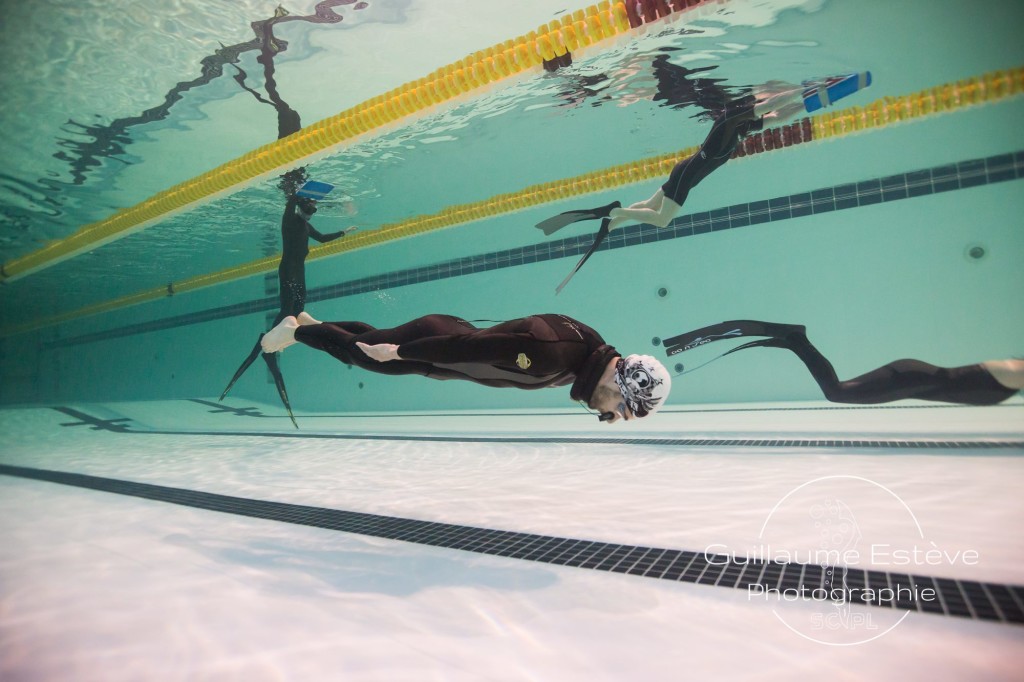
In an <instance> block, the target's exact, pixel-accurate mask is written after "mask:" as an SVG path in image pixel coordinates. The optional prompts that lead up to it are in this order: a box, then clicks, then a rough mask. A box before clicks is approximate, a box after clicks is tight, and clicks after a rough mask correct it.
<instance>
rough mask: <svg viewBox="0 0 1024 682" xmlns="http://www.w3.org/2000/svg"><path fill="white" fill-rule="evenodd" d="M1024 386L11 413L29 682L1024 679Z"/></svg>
mask: <svg viewBox="0 0 1024 682" xmlns="http://www.w3.org/2000/svg"><path fill="white" fill-rule="evenodd" d="M1022 407H1024V403H1022V402H1021V401H1020V399H1019V398H1016V399H1014V401H1011V402H1010V403H1008V404H1006V405H1004V406H999V407H992V408H961V407H941V406H928V405H926V404H924V403H920V404H919V403H906V404H900V405H899V407H889V408H837V407H836V406H831V405H828V404H826V403H813V404H812V403H805V404H790V405H718V406H707V407H701V408H696V407H694V408H682V407H680V408H678V409H676V410H674V411H671V412H669V413H668V414H665V415H659V418H658V420H657V421H656V422H655V421H652V422H651V423H650V424H647V425H642V424H628V425H616V426H612V427H607V426H605V425H599V424H597V422H596V420H594V419H593V417H590V416H588V415H586V414H583V413H582V412H576V411H571V410H566V411H565V412H547V413H541V412H537V413H532V412H530V413H528V412H510V413H500V414H499V413H492V414H482V413H477V414H458V415H444V414H406V415H328V414H318V415H308V414H300V415H298V418H299V424H300V426H301V427H302V428H301V429H300V430H295V429H294V428H292V426H291V424H290V422H289V421H288V420H287V417H283V416H282V415H281V414H280V411H279V410H278V409H276V408H275V407H274V406H268V405H259V404H255V403H247V402H245V401H230V402H229V403H228V405H227V407H226V408H225V406H223V405H219V404H217V403H216V402H215V401H214V400H212V399H210V400H207V399H202V400H195V401H175V402H163V403H118V404H88V405H85V404H83V405H66V406H52V407H45V408H43V407H26V408H20V409H8V410H4V411H2V412H0V424H2V425H3V430H4V433H5V434H6V436H5V438H6V441H7V445H6V446H5V448H4V452H3V454H2V455H0V474H4V475H0V487H2V491H0V518H2V519H3V537H4V542H3V543H0V585H2V595H3V596H2V598H0V599H2V602H0V604H2V606H0V608H2V613H3V617H2V618H0V677H2V678H3V679H10V680H23V679H24V680H28V679H33V680H34V679H76V680H138V679H160V680H177V679H188V680H197V679H198V680H205V679H216V680H231V679H243V678H244V679H246V680H263V679H268V680H269V679H275V680H276V679H346V680H446V681H451V680H480V679H487V680H526V679H529V680H577V679H578V680H622V679H652V680H676V679H680V680H681V679H692V678H693V677H694V676H696V675H701V676H703V675H708V676H711V675H713V676H715V678H716V679H746V678H749V677H753V676H755V675H756V676H757V677H758V678H759V679H783V678H785V679H790V678H791V677H792V675H793V674H794V673H796V674H799V673H803V672H806V673H808V674H814V675H816V676H822V675H825V676H829V677H831V678H834V679H865V678H869V677H873V678H878V679H891V678H897V677H898V678H901V679H930V680H935V679H964V678H971V679H1019V670H1020V666H1021V664H1022V663H1024V647H1022V646H1021V644H1022V643H1024V628H1022V626H1021V625H1022V624H1021V622H1020V620H1021V619H1022V615H1024V604H1021V603H1020V600H1021V596H1022V595H1024V588H1021V587H1020V586H1021V585H1022V584H1024V570H1022V569H1021V566H1022V565H1024V543H1021V541H1020V539H1019V532H1017V529H1018V528H1019V527H1020V525H1021V523H1022V522H1024V502H1022V501H1021V496H1020V494H1019V488H1020V483H1021V481H1022V480H1024V478H1022V477H1024V458H1022V457H1021V455H1022V454H1024V420H1022V419H1021V416H1022V414H1024V412H1022V411H1021V408H1022ZM623 427H625V428H623ZM531 548H533V549H537V548H539V549H538V550H537V551H532V549H531ZM822 552H827V553H828V556H830V557H833V556H841V557H842V558H843V559H845V560H846V561H845V562H843V563H845V565H846V566H847V567H848V568H849V569H851V570H849V571H847V572H846V579H848V580H849V581H851V582H855V580H856V576H857V575H860V576H862V577H863V576H864V575H867V576H868V582H871V581H874V580H875V579H876V578H877V577H878V576H882V577H883V579H884V580H888V581H889V583H890V584H891V585H895V584H896V582H897V581H901V582H902V581H904V579H906V578H907V576H910V577H911V579H910V580H909V582H908V583H907V584H910V585H913V586H915V587H917V588H920V587H923V586H925V585H928V586H931V587H935V588H936V589H937V590H938V592H939V597H938V599H929V598H928V596H927V595H919V596H920V598H919V599H917V601H914V600H911V601H912V602H913V603H909V605H908V604H907V603H903V604H897V605H892V604H886V605H882V604H879V605H865V604H863V603H849V604H845V605H843V604H837V603H836V602H835V601H828V600H821V599H814V598H807V597H806V595H804V596H803V597H801V598H795V597H794V598H787V594H786V591H785V590H784V589H781V588H784V587H785V586H786V585H791V586H792V585H802V584H805V583H807V578H808V576H809V575H811V574H812V571H811V568H812V566H811V565H812V564H815V561H813V560H808V559H809V558H810V557H814V556H818V555H819V554H820V553H822ZM816 553H817V554H816ZM715 557H718V558H720V559H723V561H725V562H727V563H729V566H727V567H725V568H724V569H723V568H721V567H717V562H716V561H713V560H711V559H714V558H715ZM751 559H753V561H751ZM764 559H767V560H774V562H775V563H776V564H777V565H782V566H783V567H782V568H781V569H778V570H777V571H776V572H777V573H779V572H781V577H779V578H778V580H777V581H776V582H775V583H773V584H777V585H778V586H779V588H780V590H779V593H778V594H768V595H765V594H760V593H759V592H758V590H752V589H750V586H749V585H745V583H744V580H743V578H742V577H739V576H750V575H753V573H757V574H758V576H759V577H760V578H762V580H761V582H762V583H763V582H765V581H764V580H763V578H764V577H765V576H767V575H768V574H769V573H770V571H771V569H769V568H766V563H771V561H768V562H765V561H762V560H764ZM832 563H835V562H832ZM793 567H797V568H798V573H799V575H800V576H802V578H803V582H802V583H801V582H797V583H788V582H787V580H788V579H789V578H790V577H791V576H792V575H793V570H794V568H793ZM698 569H699V570H698ZM733 569H735V571H734V573H730V571H731V570H733ZM865 570H867V573H865V572H864V571H865ZM772 575H773V576H774V574H772ZM817 575H818V574H817V573H814V576H815V578H814V579H815V580H819V579H818V577H817ZM734 578H735V579H734ZM824 579H825V578H821V580H824ZM773 580H774V577H773ZM747 582H748V583H749V582H751V581H750V580H747ZM821 584H823V583H821ZM872 584H873V583H872ZM915 598H917V596H915ZM737 654H739V655H737Z"/></svg>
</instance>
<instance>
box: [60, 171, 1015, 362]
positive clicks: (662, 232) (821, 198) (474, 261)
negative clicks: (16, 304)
mask: <svg viewBox="0 0 1024 682" xmlns="http://www.w3.org/2000/svg"><path fill="white" fill-rule="evenodd" d="M1019 178H1024V151H1019V152H1015V153H1012V154H999V155H997V156H990V157H987V158H983V159H970V160H967V161H961V162H959V163H955V164H948V165H943V166H935V167H933V168H926V169H922V170H916V171H911V172H909V173H899V174H897V175H891V176H888V177H884V178H876V179H873V180H867V181H864V182H857V183H849V184H844V185H836V186H834V187H826V188H823V189H817V190H813V191H811V192H802V193H799V194H791V195H789V196H785V197H777V198H775V199H768V200H764V201H754V202H751V203H745V204H735V205H733V206H727V207H725V208H719V209H716V210H713V211H704V212H701V213H693V214H689V215H684V216H679V217H677V218H676V219H674V220H673V221H672V222H671V223H670V224H669V225H668V227H664V228H657V227H654V226H653V225H628V226H626V227H623V228H622V229H619V230H616V231H615V232H613V233H612V234H610V235H609V236H608V238H607V239H606V240H605V241H604V244H602V245H601V248H600V249H599V250H601V251H603V250H607V249H621V248H625V247H629V246H635V245H638V244H649V243H652V242H657V241H663V240H666V239H678V238H681V237H693V236H696V235H701V234H706V233H709V232H719V231H722V230H727V229H733V228H737V227H751V226H754V225H759V224H765V223H772V222H777V221H780V220H789V219H790V218H798V217H801V216H808V215H815V214H818V213H827V212H831V211H841V210H845V209H851V208H858V207H861V206H870V205H873V204H879V203H883V202H888V201H899V200H902V199H911V198H915V197H921V196H927V195H929V194H938V193H941V192H951V191H954V190H960V189H967V188H969V187H977V186H979V185H988V184H993V183H997V182H1005V181H1007V180H1016V179H1019ZM593 241H594V236H593V234H590V233H587V234H583V235H579V236H576V237H569V238H567V239H556V240H550V241H545V242H541V243H539V244H531V245H529V246H523V247H520V248H516V249H507V250H504V251H495V252H492V253H485V254H479V255H476V256H467V257H465V258H458V259H454V260H450V261H445V262H443V263H435V264H433V265H428V266H424V267H419V268H410V269H406V270H396V271H394V272H388V273H384V274H381V275H375V276H372V277H364V278H362V279H357V280H351V281H348V282H341V283H339V284H333V285H328V286H323V287H317V288H315V289H311V290H310V291H309V292H308V293H307V296H306V302H307V303H314V302H317V301H326V300H330V299H335V298H343V297H346V296H357V295H359V294H365V293H370V292H374V291H380V290H384V289H393V288H396V287H403V286H410V285H413V284H420V283H423V282H432V281H435V280H441V279H448V278H450V277H461V276H463V275H472V274H475V273H478V272H485V271H488V270H498V269H504V268H510V267H517V266H520V265H528V264H530V263H539V262H542V261H547V260H552V259H556V258H567V257H570V256H579V255H581V254H583V253H586V251H587V249H589V248H590V246H591V244H592V243H593ZM277 305H278V300H277V297H267V298H260V299H255V300H251V301H245V302H242V303H236V304H233V305H228V306H222V307H219V308H211V309H209V310H201V311H196V312H194V313H188V314H185V315H176V316H173V317H165V318H161V319H159V320H153V321H151V322H144V323H141V324H134V325H127V326H124V327H118V328H116V329H108V330H106V331H102V332H96V333H92V334H82V335H79V336H72V337H68V338H65V339H59V340H54V341H48V342H44V343H42V344H41V346H42V347H43V348H44V349H52V348H59V347H64V346H72V345H77V344H83V343H94V342H96V341H103V340H106V339H112V338H118V337H122V336H130V335H133V334H144V333H148V332H155V331H160V330H162V329H171V328H175V327H183V326H186V325H189V324H198V323H200V322H211V321H213V320H220V319H224V318H227V317H234V316H238V315H250V314H254V313H260V312H265V311H268V310H276V309H277Z"/></svg>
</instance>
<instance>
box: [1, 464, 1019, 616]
mask: <svg viewBox="0 0 1024 682" xmlns="http://www.w3.org/2000/svg"><path fill="white" fill-rule="evenodd" d="M0 474H2V475H6V476H14V477H19V478H24V479H31V480H35V481H45V482H49V483H58V484H61V485H67V486H74V487H77V488H85V489H88V490H97V491H101V492H108V493H115V494H118V495H128V496H131V497H139V498H143V499H147V500H154V501H157V502H168V503H171V504H177V505H182V506H186V507H192V508H195V509H205V510H208V511H216V512H222V513H225V514H235V515H238V516H246V517H250V518H257V519H267V520H271V521H280V522H283V523H291V524H296V525H301V526H310V527H313V528H324V529H328V530H336V531H341V532H345V533H355V534H358V535H368V536H371V537H377V538H385V539H389V540H401V541H403V542H411V543H415V544H420V545H429V546H432V547H443V548H446V549H461V550H464V551H467V552H477V553H479V554H490V555H493V556H501V557H508V558H512V559H522V560H523V561H536V562H539V563H547V564H555V565H559V566H571V567H575V568H589V569H592V570H595V571H610V572H614V573H623V574H627V575H638V576H643V577H646V578H657V579H661V580H672V581H677V582H689V583H696V584H698V585H714V586H716V587H731V588H735V589H744V590H748V594H750V593H752V592H756V591H757V590H764V591H769V590H770V591H773V592H772V594H775V592H774V591H775V590H779V591H785V593H786V594H790V595H800V596H802V597H803V599H802V601H806V600H810V599H811V598H813V595H814V594H818V595H822V594H828V595H832V597H833V598H834V599H837V600H838V599H839V598H842V599H843V600H845V601H847V602H849V603H855V604H862V605H871V606H876V607H879V608H890V609H899V610H905V611H917V612H921V613H932V614H936V615H946V616H959V617H962V618H971V619H975V620H989V621H997V622H1001V623H1010V624H1016V625H1020V624H1024V587H1022V586H1019V585H1003V584H998V583H981V582H976V581H973V580H956V579H953V578H937V577H931V576H922V575H908V574H905V573H889V572H886V571H876V570H864V569H860V568H850V567H841V566H819V565H816V564H800V563H792V562H790V563H787V562H779V561H762V560H757V559H751V560H749V561H748V560H744V561H738V560H736V559H734V558H732V557H730V556H729V555H726V554H712V553H708V552H692V551H687V550H678V549H663V548H659V547H644V546H638V545H620V544H615V543H610V542H598V541H594V540H580V539H573V538H561V537H556V536H551V535H536V534H533V533H520V532H516V531H507V530H494V529H490V528H476V527H473V526H461V525H455V524H449V523H439V522H432V521H420V520H416V519H407V518H401V517H393V516H381V515H378V514H366V513H362V512H351V511H342V510H338V509H327V508H323V507H309V506H305V505H298V504H289V503H286V502H268V501H264V500H252V499H248V498H243V497H233V496H230V495H220V494H216V493H206V492H200V491H196V490H187V489H182V488H170V487H166V486H161V485H153V484H150V483H135V482H132V481H122V480H117V479H111V478H101V477H98V476H88V475H85V474H75V473H69V472H63V471H49V470H46V469H30V468H26V467H16V466H9V465H5V464H0ZM837 584H841V585H842V587H839V586H837ZM821 590H824V591H825V592H824V593H822V592H821ZM884 590H890V591H891V592H890V593H886V592H884ZM928 590H930V591H931V592H928ZM889 596H891V597H892V598H891V599H886V598H885V597H889ZM759 598H763V597H759ZM779 601H781V599H780V600H779ZM818 601H822V600H818Z"/></svg>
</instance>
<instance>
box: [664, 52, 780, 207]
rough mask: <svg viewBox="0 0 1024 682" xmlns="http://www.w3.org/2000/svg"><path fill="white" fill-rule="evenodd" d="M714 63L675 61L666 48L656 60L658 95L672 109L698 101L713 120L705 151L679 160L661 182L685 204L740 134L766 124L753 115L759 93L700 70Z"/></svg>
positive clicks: (671, 196) (668, 194) (667, 193)
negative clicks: (696, 66)
mask: <svg viewBox="0 0 1024 682" xmlns="http://www.w3.org/2000/svg"><path fill="white" fill-rule="evenodd" d="M714 69H715V67H713V66H709V67H704V68H700V69H689V68H687V67H685V66H679V65H678V64H673V63H672V62H670V61H669V56H668V55H667V54H660V55H658V56H657V57H655V58H654V61H653V63H652V72H653V74H654V77H655V79H657V82H658V89H657V92H656V93H655V95H654V101H656V102H661V103H662V106H668V107H672V108H673V109H687V108H692V107H697V108H700V109H703V110H704V112H703V113H701V114H700V116H701V117H708V116H710V117H711V118H712V119H713V120H714V124H713V125H712V126H711V132H709V133H708V136H707V138H706V139H705V140H704V143H703V144H702V145H701V147H700V151H698V152H697V153H696V154H694V155H693V156H691V157H688V158H686V159H683V160H682V161H680V162H679V163H677V164H676V165H675V167H674V168H673V169H672V173H671V174H670V175H669V178H668V180H667V181H666V182H665V184H663V185H662V186H661V189H662V192H664V193H665V196H666V197H668V198H669V199H671V200H672V201H674V202H676V203H677V204H679V205H680V206H682V205H683V202H685V201H686V197H687V195H688V194H689V193H690V190H691V189H693V188H694V187H696V186H697V185H698V184H699V183H700V181H701V180H703V179H704V178H706V177H707V176H708V175H710V174H711V173H712V172H714V171H715V170H717V169H718V168H720V167H721V166H722V164H724V163H725V162H726V161H728V160H729V157H730V156H732V153H733V150H735V149H736V144H737V143H738V142H739V139H740V137H742V136H743V135H746V134H747V133H748V132H750V131H751V130H753V129H760V126H761V122H760V121H759V120H753V117H752V110H753V106H754V103H755V99H754V97H753V96H751V95H750V94H749V92H750V91H749V89H748V88H736V87H730V86H728V85H726V83H725V81H724V80H723V79H719V78H707V77H700V76H699V74H702V73H704V72H709V71H712V70H714Z"/></svg>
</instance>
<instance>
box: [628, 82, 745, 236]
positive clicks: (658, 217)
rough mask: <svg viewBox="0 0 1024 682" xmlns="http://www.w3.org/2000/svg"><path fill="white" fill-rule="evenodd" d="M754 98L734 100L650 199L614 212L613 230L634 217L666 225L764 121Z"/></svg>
mask: <svg viewBox="0 0 1024 682" xmlns="http://www.w3.org/2000/svg"><path fill="white" fill-rule="evenodd" d="M753 107H754V98H753V97H747V98H744V99H742V100H739V101H738V102H735V103H732V104H731V105H730V106H729V107H728V108H727V109H726V111H724V112H723V113H721V114H719V115H718V116H717V117H716V118H715V122H714V125H712V126H711V131H710V132H709V133H708V136H707V138H706V139H705V140H704V143H703V144H702V145H701V147H700V151H698V152H697V153H696V154H694V155H693V156H689V157H687V158H685V159H683V160H682V161H680V162H679V163H677V164H676V165H675V167H674V168H673V169H672V173H671V174H670V175H669V177H668V180H667V181H665V184H663V185H662V186H661V190H660V191H659V192H658V193H657V194H655V195H654V196H653V197H651V198H650V199H648V200H647V201H644V202H640V203H638V204H633V205H632V206H629V207H627V208H616V209H614V210H612V211H611V215H612V222H611V225H610V226H609V229H615V228H616V227H617V226H618V224H619V223H622V222H625V221H628V220H632V221H635V222H641V223H647V224H650V225H654V226H656V227H665V226H666V225H668V224H669V222H670V221H671V220H672V218H674V217H675V216H676V214H677V213H678V212H679V209H680V207H681V206H682V205H683V203H685V202H686V198H687V196H689V194H690V190H691V189H693V188H694V187H696V186H697V185H698V184H700V182H701V180H703V179H704V178H706V177H707V176H708V175H710V174H711V173H712V172H714V171H715V170H717V169H719V168H721V167H722V166H723V165H724V164H725V162H726V161H728V160H729V157H730V156H732V153H733V151H734V150H735V149H736V145H737V144H738V143H739V140H740V137H742V136H743V135H745V134H747V133H748V132H750V131H751V130H752V129H754V128H757V127H758V126H759V124H760V121H759V120H757V119H755V118H754V117H753Z"/></svg>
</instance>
